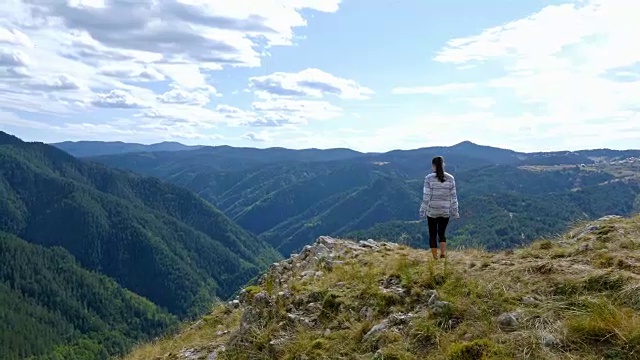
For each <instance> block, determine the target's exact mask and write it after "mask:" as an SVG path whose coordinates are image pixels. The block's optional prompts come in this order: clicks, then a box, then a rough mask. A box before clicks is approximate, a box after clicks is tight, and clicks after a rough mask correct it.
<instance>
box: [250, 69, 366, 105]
mask: <svg viewBox="0 0 640 360" xmlns="http://www.w3.org/2000/svg"><path fill="white" fill-rule="evenodd" d="M249 84H250V87H251V88H252V89H255V90H256V91H257V92H258V93H259V94H261V95H262V96H263V97H265V96H266V97H271V96H276V97H287V96H294V97H296V96H309V97H316V98H321V97H324V96H325V95H334V96H337V97H339V98H341V99H357V100H362V99H369V98H370V97H371V95H372V94H373V93H374V92H373V90H371V89H369V88H367V87H364V86H362V85H360V84H358V83H357V82H356V81H355V80H351V79H344V78H340V77H337V76H334V75H332V74H329V73H327V72H324V71H322V70H319V69H313V68H310V69H305V70H302V71H300V72H297V73H287V72H276V73H273V74H270V75H266V76H256V77H252V78H250V79H249Z"/></svg>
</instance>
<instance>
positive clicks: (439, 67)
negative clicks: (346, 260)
mask: <svg viewBox="0 0 640 360" xmlns="http://www.w3.org/2000/svg"><path fill="white" fill-rule="evenodd" d="M2 2H3V6H2V7H0V130H3V131H5V132H9V133H11V134H14V135H16V136H18V137H21V138H22V139H24V140H27V141H43V142H58V141H65V140H73V141H77V140H101V141H126V142H139V143H156V142H161V141H179V142H182V143H185V144H204V145H221V144H226V145H232V146H249V147H273V146H281V147H287V148H310V147H315V148H335V147H347V148H352V149H356V150H360V151H388V150H392V149H415V148H420V147H426V146H436V145H453V144H456V143H459V142H462V141H472V142H475V143H478V144H483V145H491V146H497V147H502V148H509V149H514V150H518V151H549V150H577V149H588V148H603V147H607V148H613V149H628V148H640V46H638V45H637V44H636V39H637V37H638V34H640V21H638V20H637V19H638V16H640V1H638V0H579V1H545V0H483V1H478V0H447V1H442V0H437V1H436V0H234V1H222V0H2Z"/></svg>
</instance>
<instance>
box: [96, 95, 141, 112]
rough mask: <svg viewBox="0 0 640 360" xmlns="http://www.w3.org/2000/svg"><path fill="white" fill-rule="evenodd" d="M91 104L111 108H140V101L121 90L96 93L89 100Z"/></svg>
mask: <svg viewBox="0 0 640 360" xmlns="http://www.w3.org/2000/svg"><path fill="white" fill-rule="evenodd" d="M91 104H93V106H96V107H100V108H112V109H138V108H142V107H143V105H142V102H141V101H140V100H139V99H136V98H135V97H134V96H133V95H131V94H129V93H127V92H125V91H122V90H111V91H110V92H108V93H106V94H97V96H96V99H95V100H93V101H92V102H91Z"/></svg>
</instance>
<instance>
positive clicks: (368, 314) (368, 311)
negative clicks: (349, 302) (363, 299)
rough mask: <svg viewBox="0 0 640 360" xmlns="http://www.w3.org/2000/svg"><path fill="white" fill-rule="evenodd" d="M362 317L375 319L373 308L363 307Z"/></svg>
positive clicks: (361, 310)
mask: <svg viewBox="0 0 640 360" xmlns="http://www.w3.org/2000/svg"><path fill="white" fill-rule="evenodd" d="M360 317H361V318H362V319H365V320H369V321H371V320H373V310H372V309H371V308H370V307H367V306H365V307H363V308H362V309H360Z"/></svg>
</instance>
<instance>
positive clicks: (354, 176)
mask: <svg viewBox="0 0 640 360" xmlns="http://www.w3.org/2000/svg"><path fill="white" fill-rule="evenodd" d="M435 155H443V156H445V161H446V163H447V165H446V166H447V170H448V171H449V172H451V173H453V174H454V175H455V177H456V181H457V184H458V195H459V198H460V204H461V205H460V206H461V210H462V219H461V220H460V221H456V222H452V224H451V228H450V230H451V233H450V239H451V240H452V242H453V243H456V244H459V245H464V246H472V245H473V246H481V247H484V248H486V249H490V250H499V249H504V248H509V247H513V246H517V245H520V244H526V243H528V242H530V241H532V240H533V239H535V238H538V237H541V236H548V235H553V234H557V233H559V232H562V231H564V229H565V228H566V226H568V225H569V224H571V223H573V222H575V221H577V220H586V219H591V218H597V217H600V216H603V215H605V214H609V213H614V214H618V215H629V214H631V213H633V212H636V211H639V210H640V197H639V196H638V195H639V194H640V191H639V188H638V184H639V182H640V179H639V178H633V176H630V174H640V161H635V162H630V163H624V164H617V162H618V161H619V160H620V159H626V158H629V159H633V156H640V151H636V150H630V151H615V150H586V151H579V152H553V153H531V154H526V153H518V152H515V151H511V150H504V149H498V148H493V147H488V146H481V145H477V144H473V143H470V142H463V143H460V144H457V145H454V146H452V147H433V148H424V149H416V150H396V151H391V152H387V153H380V154H376V153H357V152H353V151H347V150H343V149H335V150H332V151H330V150H309V151H297V150H286V149H284V150H283V149H264V150H260V149H245V148H231V147H219V148H202V149H198V150H195V151H188V152H180V153H152V154H151V153H145V154H124V155H114V156H102V157H93V158H90V160H91V161H96V162H100V163H104V164H107V165H110V166H114V167H120V168H124V169H129V170H132V171H136V172H140V173H142V174H145V175H150V176H156V177H159V178H162V179H165V180H167V181H170V182H172V183H174V184H176V185H179V186H182V187H185V188H188V189H190V190H192V191H194V192H196V193H197V194H199V195H200V196H202V197H203V198H205V199H206V200H208V201H209V202H211V203H212V204H214V205H215V206H216V207H218V208H219V209H221V210H222V211H223V212H224V213H225V214H226V215H227V216H229V217H230V218H231V219H233V220H234V221H235V222H236V223H238V224H239V225H241V226H242V227H243V228H245V229H247V230H249V231H251V232H252V233H254V234H256V235H258V237H259V238H260V239H262V240H264V241H266V242H268V243H269V244H271V245H272V246H273V247H275V248H277V249H278V250H279V251H280V252H281V254H283V255H284V256H288V255H289V254H291V253H293V252H296V251H299V250H300V249H301V248H302V247H303V246H304V245H307V244H309V243H311V242H312V241H313V240H314V239H315V238H317V237H318V236H321V235H332V236H343V235H347V234H348V235H349V236H353V237H356V238H358V239H361V238H365V237H366V238H379V237H381V236H383V235H384V236H390V237H391V238H390V239H389V240H393V241H399V240H398V239H399V238H400V237H403V238H407V236H409V237H411V239H412V240H411V241H412V243H413V244H416V245H417V244H418V243H420V244H422V246H424V244H426V240H425V236H426V234H425V231H426V230H425V225H424V224H423V223H415V222H414V221H415V220H417V209H418V207H419V203H420V201H421V197H422V179H423V178H424V175H425V174H426V173H427V172H428V171H430V170H429V169H430V167H431V164H430V161H431V158H432V157H433V156H435ZM616 179H618V180H620V179H625V181H621V182H619V181H617V180H616ZM494 225H495V226H494Z"/></svg>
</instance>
